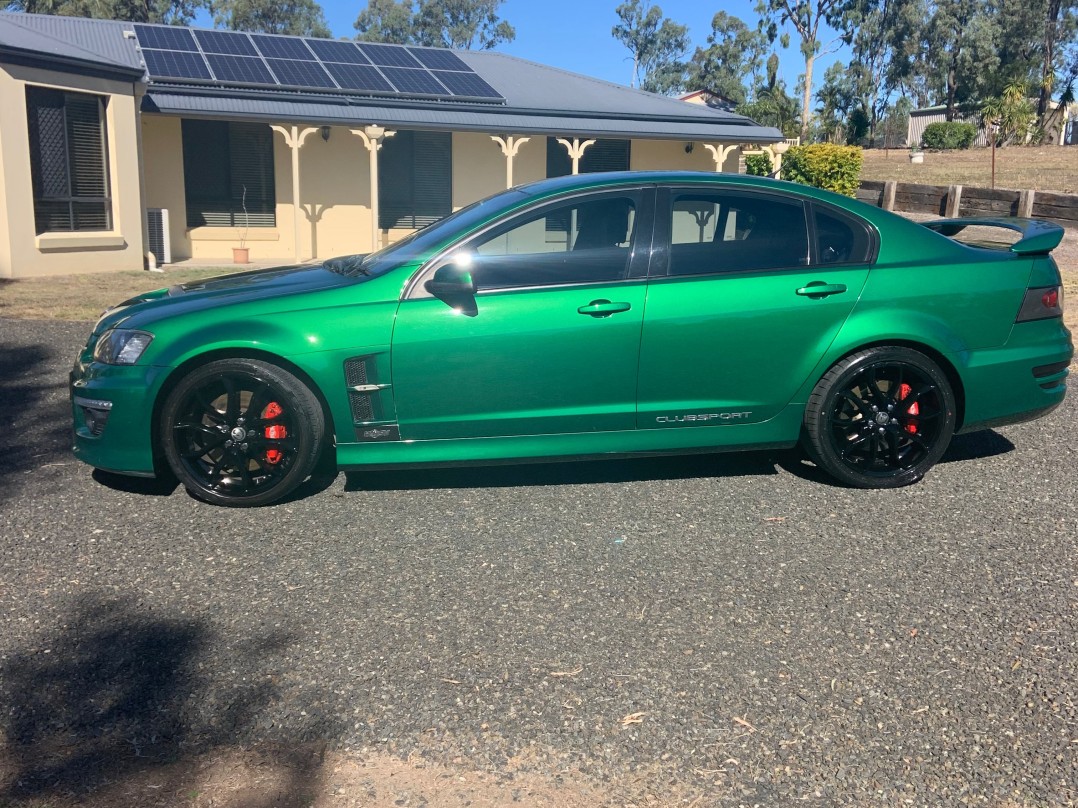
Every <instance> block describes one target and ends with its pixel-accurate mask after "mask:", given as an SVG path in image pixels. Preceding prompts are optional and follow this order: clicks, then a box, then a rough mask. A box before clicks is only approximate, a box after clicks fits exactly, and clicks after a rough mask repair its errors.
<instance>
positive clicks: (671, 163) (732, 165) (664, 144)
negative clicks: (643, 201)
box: [629, 140, 740, 174]
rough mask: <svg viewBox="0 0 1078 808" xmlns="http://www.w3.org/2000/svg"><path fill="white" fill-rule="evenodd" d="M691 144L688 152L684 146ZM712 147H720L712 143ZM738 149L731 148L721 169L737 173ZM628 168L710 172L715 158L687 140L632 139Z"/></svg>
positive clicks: (706, 150)
mask: <svg viewBox="0 0 1078 808" xmlns="http://www.w3.org/2000/svg"><path fill="white" fill-rule="evenodd" d="M690 144H691V145H692V150H691V151H685V147H686V146H689V145H690ZM712 145H720V144H717V143H712ZM723 145H728V144H723ZM739 155H740V150H739V149H734V150H733V151H732V152H731V153H730V154H729V155H728V156H727V157H726V162H724V163H723V166H722V170H723V171H729V172H732V173H735V174H736V173H737V170H738V156H739ZM629 168H630V169H632V170H633V171H648V170H651V171H656V170H658V171H661V170H666V169H669V170H672V171H714V170H715V158H714V157H712V155H711V151H710V150H709V149H705V148H704V145H703V143H701V142H699V141H697V142H693V141H689V140H634V141H633V145H632V148H631V149H630V152H629Z"/></svg>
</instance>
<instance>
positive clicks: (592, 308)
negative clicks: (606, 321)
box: [577, 300, 632, 317]
mask: <svg viewBox="0 0 1078 808" xmlns="http://www.w3.org/2000/svg"><path fill="white" fill-rule="evenodd" d="M631 308H632V305H631V304H629V303H611V302H610V301H609V300H593V301H591V303H589V304H588V305H586V306H581V307H580V308H579V309H577V312H579V313H580V314H589V315H591V316H592V317H609V316H610V315H611V314H617V313H618V312H619V311H628V310H629V309H631Z"/></svg>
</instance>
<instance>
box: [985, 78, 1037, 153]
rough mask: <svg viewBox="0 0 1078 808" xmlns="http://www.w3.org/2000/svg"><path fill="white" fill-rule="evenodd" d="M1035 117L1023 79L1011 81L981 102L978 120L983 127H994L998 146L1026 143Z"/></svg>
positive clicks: (988, 128) (991, 129) (1027, 88)
mask: <svg viewBox="0 0 1078 808" xmlns="http://www.w3.org/2000/svg"><path fill="white" fill-rule="evenodd" d="M1036 117H1037V113H1036V109H1035V108H1034V106H1033V102H1032V101H1031V100H1030V99H1029V87H1028V86H1027V85H1026V83H1025V82H1024V81H1012V82H1011V83H1010V84H1008V85H1007V86H1006V87H1005V88H1004V89H1003V92H1002V93H1000V95H998V96H996V97H994V98H989V99H988V100H987V101H985V102H984V103H983V104H982V105H981V123H982V125H983V126H984V127H985V130H986V131H988V132H992V131H993V130H994V131H995V141H996V145H997V146H1002V145H1004V144H1006V143H1016V144H1018V145H1021V144H1023V143H1026V142H1027V141H1028V140H1029V136H1030V134H1032V132H1033V126H1034V123H1035V122H1036Z"/></svg>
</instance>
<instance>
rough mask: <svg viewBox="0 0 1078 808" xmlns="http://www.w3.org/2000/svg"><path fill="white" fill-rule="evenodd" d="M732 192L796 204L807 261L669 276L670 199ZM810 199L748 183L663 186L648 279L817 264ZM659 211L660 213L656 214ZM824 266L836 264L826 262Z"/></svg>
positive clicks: (796, 268) (712, 275) (795, 268)
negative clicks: (802, 222) (779, 265)
mask: <svg viewBox="0 0 1078 808" xmlns="http://www.w3.org/2000/svg"><path fill="white" fill-rule="evenodd" d="M708 193H711V194H736V195H741V196H755V197H759V198H760V199H761V200H765V201H766V200H768V199H770V200H772V201H775V202H780V203H784V204H787V205H794V206H797V205H799V206H800V207H801V215H802V216H803V217H804V220H805V238H806V239H807V241H808V263H807V264H799V265H796V266H785V267H771V268H764V267H761V268H757V269H730V270H719V271H716V272H702V273H699V274H686V275H671V274H670V262H671V250H672V249H673V215H674V207H673V206H674V199H675V197H676V196H678V195H682V194H689V195H698V194H708ZM810 203H811V200H809V199H807V198H805V197H800V196H794V195H789V194H783V193H777V192H775V191H771V190H768V189H760V188H757V187H754V186H750V185H739V184H736V183H722V184H715V183H700V184H684V185H666V186H663V187H661V188H659V193H658V199H657V201H656V206H655V211H656V213H655V241H654V246H653V248H652V253H653V255H652V261H651V271H650V272H649V274H648V277H649V278H650V279H652V280H661V279H665V278H669V279H671V280H682V281H683V280H691V279H693V278H716V277H722V276H733V275H745V274H748V273H758V272H796V271H799V270H800V271H804V270H805V269H807V268H809V267H813V266H817V265H818V264H817V263H816V254H815V251H816V246H815V245H816V239H815V229H814V222H813V218H814V217H812V216H810V215H809V213H810ZM660 211H661V212H662V213H661V215H660ZM828 266H837V264H829V265H828Z"/></svg>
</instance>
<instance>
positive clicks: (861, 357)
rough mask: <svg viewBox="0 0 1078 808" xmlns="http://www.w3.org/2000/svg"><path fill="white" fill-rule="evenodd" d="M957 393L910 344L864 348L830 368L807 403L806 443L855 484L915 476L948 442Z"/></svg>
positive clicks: (884, 483)
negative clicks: (909, 346)
mask: <svg viewBox="0 0 1078 808" xmlns="http://www.w3.org/2000/svg"><path fill="white" fill-rule="evenodd" d="M954 427H955V399H954V393H953V391H952V389H951V385H950V382H949V381H948V379H947V376H946V374H945V373H944V372H943V370H942V369H941V368H940V367H939V365H937V364H936V363H935V362H933V361H932V360H931V359H929V358H928V357H927V356H925V355H924V354H922V353H920V352H918V351H914V350H911V349H909V348H899V347H882V348H870V349H868V350H865V351H861V352H859V353H856V354H853V355H852V356H849V357H847V358H846V359H844V360H842V361H841V362H839V363H838V364H836V365H835V366H834V367H833V368H831V370H830V371H828V372H827V373H826V374H825V375H824V377H823V378H822V379H820V381H819V383H818V384H817V385H816V388H815V389H814V390H813V392H812V396H811V397H810V398H809V403H808V406H807V407H806V409H805V436H806V449H807V450H808V452H809V454H810V455H811V456H812V458H813V460H815V461H816V463H817V465H819V466H820V467H822V468H823V469H824V470H825V471H827V472H828V473H830V474H831V475H832V476H834V477H836V478H838V479H839V480H841V481H842V482H844V483H846V484H847V485H851V486H854V487H857V488H898V487H900V486H904V485H910V484H911V483H915V482H917V481H918V480H920V479H921V478H922V477H923V476H924V475H925V472H927V471H928V470H929V469H930V468H931V467H932V466H933V465H935V463H936V462H937V461H938V460H939V459H940V457H941V456H942V455H943V453H944V452H945V451H946V450H947V446H948V445H949V444H950V441H951V436H952V435H953V434H954Z"/></svg>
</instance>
